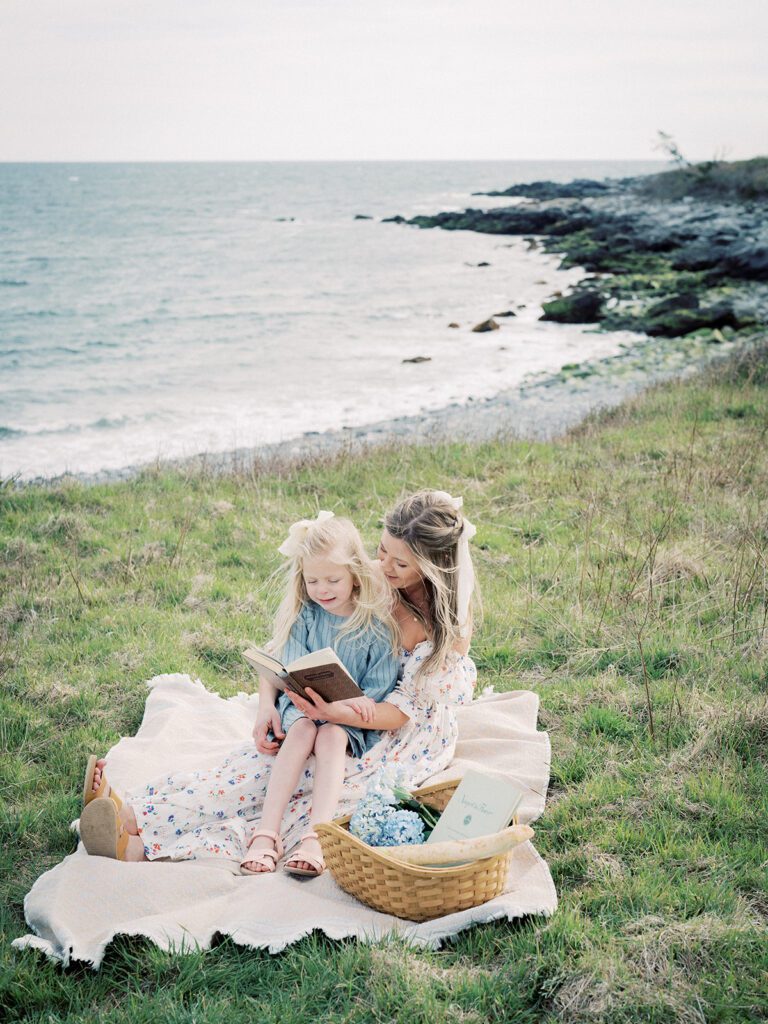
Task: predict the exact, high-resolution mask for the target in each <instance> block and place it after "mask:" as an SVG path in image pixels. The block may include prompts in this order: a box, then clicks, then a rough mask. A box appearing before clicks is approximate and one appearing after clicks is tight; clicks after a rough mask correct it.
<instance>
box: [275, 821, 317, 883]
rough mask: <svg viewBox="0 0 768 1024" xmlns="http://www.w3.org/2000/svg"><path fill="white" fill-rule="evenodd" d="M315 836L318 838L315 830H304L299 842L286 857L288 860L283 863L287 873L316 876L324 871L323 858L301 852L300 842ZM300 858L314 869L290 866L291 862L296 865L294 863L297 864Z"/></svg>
mask: <svg viewBox="0 0 768 1024" xmlns="http://www.w3.org/2000/svg"><path fill="white" fill-rule="evenodd" d="M317 838H319V837H318V835H317V832H306V833H305V834H304V835H303V836H302V837H301V842H300V843H299V845H298V846H297V847H296V849H295V850H294V851H293V853H292V854H291V856H290V857H289V858H288V860H287V861H286V862H285V864H283V870H284V871H287V872H288V874H289V875H301V876H303V877H306V878H317V877H318V875H322V873H323V872H324V871H325V861H324V860H323V858H322V857H315V856H314V855H313V854H311V853H302V852H301V843H303V842H304V840H305V839H317ZM302 860H303V861H306V862H307V863H308V864H312V865H313V867H314V870H312V869H307V868H299V867H295V866H294V867H291V864H294V865H296V864H298V863H299V862H300V861H302Z"/></svg>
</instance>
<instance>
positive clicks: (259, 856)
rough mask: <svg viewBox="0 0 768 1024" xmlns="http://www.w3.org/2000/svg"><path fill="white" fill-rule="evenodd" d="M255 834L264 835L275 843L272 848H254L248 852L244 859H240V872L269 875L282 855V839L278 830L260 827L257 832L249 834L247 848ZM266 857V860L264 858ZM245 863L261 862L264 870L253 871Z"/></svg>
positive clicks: (242, 873) (249, 846) (243, 873)
mask: <svg viewBox="0 0 768 1024" xmlns="http://www.w3.org/2000/svg"><path fill="white" fill-rule="evenodd" d="M257 836H266V837H267V839H271V840H272V842H273V843H274V844H275V848H274V850H254V851H253V853H249V854H248V856H247V857H245V858H244V860H241V861H240V874H241V875H269V874H271V873H272V872H273V871H274V870H275V868H276V867H277V862H278V861H279V860H280V858H281V857H282V856H283V840H282V839H281V838H280V835H279V833H278V832H270V830H269V829H268V828H260V829H259V830H258V832H254V833H253V835H252V836H251V841H250V843H248V849H249V850H250V848H251V843H252V842H253V840H254V839H256V838H257ZM265 857H267V858H268V860H265V859H264V858H265ZM246 864H262V865H263V866H264V868H265V869H266V870H264V871H253V870H252V869H251V868H247V867H246V866H245V865H246Z"/></svg>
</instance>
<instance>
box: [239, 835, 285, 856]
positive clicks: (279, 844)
mask: <svg viewBox="0 0 768 1024" xmlns="http://www.w3.org/2000/svg"><path fill="white" fill-rule="evenodd" d="M259 836H265V837H266V838H267V839H271V840H272V842H273V843H274V844H275V848H274V850H259V851H258V853H259V854H261V853H268V854H269V855H270V856H272V854H277V857H278V859H279V858H280V857H282V856H283V840H282V839H281V838H280V833H279V832H272V831H270V829H268V828H260V829H257V830H256V831H255V832H253V833H251V838H250V839H249V840H248V849H249V850H250V848H251V843H252V842H253V840H254V839H256V838H258V837H259Z"/></svg>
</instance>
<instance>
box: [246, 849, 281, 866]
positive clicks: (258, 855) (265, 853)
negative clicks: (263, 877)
mask: <svg viewBox="0 0 768 1024" xmlns="http://www.w3.org/2000/svg"><path fill="white" fill-rule="evenodd" d="M265 857H269V858H270V859H271V861H272V866H273V867H274V866H275V864H277V862H278V861H279V860H280V854H279V853H278V852H277V850H254V851H253V853H249V854H248V855H247V856H246V857H244V858H243V860H241V861H240V863H241V864H264V858H265ZM264 867H269V865H268V864H264Z"/></svg>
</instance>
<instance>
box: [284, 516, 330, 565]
mask: <svg viewBox="0 0 768 1024" xmlns="http://www.w3.org/2000/svg"><path fill="white" fill-rule="evenodd" d="M326 519H333V512H318V513H317V518H316V519H299V521H298V522H297V523H294V524H293V526H291V527H290V528H289V530H288V536H287V537H286V538H285V540H284V541H283V543H282V544H281V545H280V547H279V548H278V549H277V550H278V551H279V552H280V554H281V555H285V557H286V558H295V557H296V555H298V553H299V549H300V548H301V545H302V544H303V543H304V541H305V540H306V537H307V531H308V530H309V528H310V526H314V525H315V523H324V522H325V520H326Z"/></svg>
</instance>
